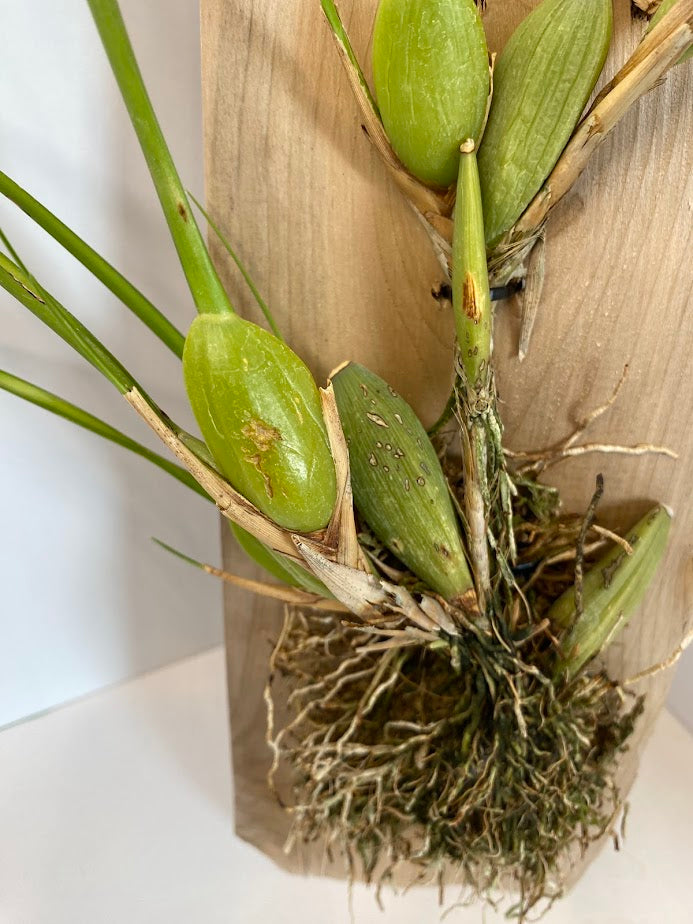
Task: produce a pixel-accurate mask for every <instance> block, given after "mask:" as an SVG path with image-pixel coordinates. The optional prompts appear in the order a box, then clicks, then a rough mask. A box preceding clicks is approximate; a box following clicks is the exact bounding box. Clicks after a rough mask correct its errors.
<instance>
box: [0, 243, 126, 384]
mask: <svg viewBox="0 0 693 924" xmlns="http://www.w3.org/2000/svg"><path fill="white" fill-rule="evenodd" d="M0 285H1V286H2V287H3V288H4V289H6V290H7V291H8V292H9V293H10V295H13V296H14V297H15V298H16V299H17V301H19V302H21V303H22V305H24V306H25V307H26V308H28V309H29V311H30V312H31V313H32V314H33V315H35V316H36V317H37V318H38V319H39V320H40V321H42V322H43V323H44V324H45V325H46V327H49V328H50V329H51V330H52V331H54V332H55V333H56V334H57V335H58V336H59V337H61V338H62V339H63V340H64V341H65V342H66V343H67V344H69V346H71V347H72V348H73V349H74V350H76V351H77V352H78V353H79V354H80V355H81V356H83V357H84V358H85V359H86V360H87V362H89V363H91V365H92V366H94V367H95V368H96V369H98V370H99V372H100V373H101V374H102V375H104V376H105V377H106V378H107V379H108V381H109V382H111V384H113V385H115V387H116V388H117V389H118V391H119V392H120V393H121V394H125V393H126V392H128V391H130V389H132V388H134V387H137V388H138V389H139V390H140V391H141V392H142V393H143V394H144V392H143V391H142V389H141V388H140V386H139V385H138V384H137V382H136V381H135V379H134V378H133V377H132V376H131V375H130V373H129V372H128V371H127V369H126V368H125V367H124V366H123V365H122V364H121V363H120V362H119V361H118V360H117V359H116V358H115V356H114V355H113V354H112V353H110V352H109V351H108V350H107V349H106V347H104V346H103V344H102V343H101V342H100V341H99V340H98V339H97V338H96V337H95V336H94V334H92V332H91V331H90V330H88V329H87V328H86V327H85V326H84V325H83V324H82V323H81V322H80V321H78V320H77V318H76V317H75V316H74V315H73V314H71V313H70V312H69V311H68V310H67V308H64V307H63V306H62V305H61V304H60V302H59V301H57V299H55V298H53V296H52V295H50V294H49V293H48V292H47V291H46V290H45V289H44V288H43V287H42V286H41V285H39V283H38V282H37V281H36V279H34V278H33V276H31V275H30V274H29V273H27V272H26V270H24V269H22V268H21V267H20V266H17V264H16V263H13V262H12V260H10V259H9V258H8V257H6V256H5V255H4V254H2V253H0Z"/></svg>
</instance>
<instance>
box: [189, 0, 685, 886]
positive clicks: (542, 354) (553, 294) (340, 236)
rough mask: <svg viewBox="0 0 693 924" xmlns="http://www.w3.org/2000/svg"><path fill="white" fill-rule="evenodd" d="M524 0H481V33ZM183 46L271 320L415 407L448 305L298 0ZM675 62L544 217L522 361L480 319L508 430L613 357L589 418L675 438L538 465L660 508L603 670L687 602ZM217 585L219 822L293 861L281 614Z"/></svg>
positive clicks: (312, 7)
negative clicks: (223, 657) (269, 786)
mask: <svg viewBox="0 0 693 924" xmlns="http://www.w3.org/2000/svg"><path fill="white" fill-rule="evenodd" d="M535 5H536V2H535V0H490V2H489V4H488V11H487V14H486V27H487V32H488V35H489V44H490V46H491V48H492V49H493V50H496V51H498V50H500V48H501V47H502V45H503V43H504V41H505V40H506V39H507V37H508V35H509V34H510V32H511V30H512V29H513V28H514V26H515V25H516V24H517V22H519V21H520V19H521V18H522V17H523V16H524V15H525V14H526V13H527V12H528V11H529V10H530V9H531V8H532V7H534V6H535ZM375 7H376V0H342V3H341V9H342V12H343V15H344V18H345V22H346V25H347V28H348V29H349V32H350V34H351V37H352V40H353V42H354V45H355V47H356V49H357V52H358V54H359V55H360V57H361V60H362V61H363V62H364V63H365V66H366V72H367V73H368V69H369V37H370V32H371V27H372V20H373V15H374V11H375ZM615 13H616V16H615V40H614V44H613V47H612V50H611V53H610V56H609V59H608V61H607V64H606V67H605V71H604V81H606V80H607V79H608V78H609V77H611V76H612V75H613V74H614V73H615V71H616V70H617V69H618V67H620V66H621V64H622V63H623V62H624V61H625V59H626V58H627V56H628V54H629V53H630V51H631V50H632V49H633V48H634V46H635V44H636V43H637V41H638V39H639V36H640V35H641V34H642V31H643V28H644V26H643V23H642V21H636V20H633V18H632V16H631V11H630V0H616V3H615ZM202 50H203V94H204V113H205V140H206V167H207V170H206V177H207V199H208V203H209V207H210V210H211V212H212V214H213V215H214V217H215V218H216V220H217V221H218V222H219V223H220V224H221V225H222V227H223V229H224V230H225V231H226V232H227V233H228V234H229V236H230V237H231V239H232V240H233V241H234V242H236V243H237V244H238V248H239V251H240V253H241V255H242V256H243V258H244V259H245V260H246V262H247V264H248V266H249V269H250V270H251V272H252V274H253V276H254V277H255V280H256V282H257V284H258V286H259V288H260V290H261V291H262V292H263V293H264V295H265V296H266V297H267V298H268V301H269V303H270V305H271V306H272V310H273V311H274V312H275V313H276V316H277V320H278V322H279V324H280V326H281V328H282V329H283V331H284V332H285V334H286V336H287V339H288V340H289V342H290V343H291V344H292V345H293V347H294V348H295V349H297V351H298V352H299V353H300V354H301V355H302V356H303V357H304V358H305V359H306V360H307V361H308V363H309V364H310V365H311V367H312V368H313V370H314V372H315V374H316V376H317V377H318V379H319V380H321V379H324V377H325V376H326V374H327V373H328V372H329V370H330V369H331V368H332V367H333V366H335V365H336V364H338V363H339V362H341V361H342V360H344V359H356V360H358V361H360V362H363V363H365V364H366V365H368V366H369V367H371V368H372V369H374V370H375V371H377V372H378V373H380V374H381V375H383V376H384V377H385V378H386V379H388V380H389V381H390V382H391V384H392V385H393V386H394V387H396V388H397V389H398V390H399V391H400V392H401V393H402V394H403V395H404V396H405V397H406V398H407V399H408V400H409V401H410V402H411V403H412V404H413V405H414V406H415V407H416V409H417V410H418V412H419V413H420V415H421V416H422V418H423V419H424V421H426V422H428V421H431V420H432V419H433V418H434V416H435V415H436V414H437V412H438V411H439V409H440V407H441V406H442V404H443V402H444V399H445V396H446V393H447V390H448V388H449V384H450V379H451V358H452V337H453V325H452V319H451V317H450V316H449V313H448V311H447V310H446V309H445V308H444V307H442V306H441V305H439V304H438V303H437V302H436V301H435V300H434V299H433V298H432V297H431V294H430V293H431V289H432V288H433V287H434V286H436V285H437V284H438V283H439V282H440V281H441V278H440V271H439V268H438V264H437V263H436V260H435V259H434V257H433V255H432V253H431V252H430V248H429V245H428V240H427V238H426V235H425V233H424V232H423V230H422V229H421V228H420V226H419V225H418V223H417V220H416V218H415V217H414V215H413V213H412V212H411V211H410V209H409V208H408V206H407V205H406V204H405V203H404V202H403V200H402V198H401V197H400V194H399V193H398V192H397V190H396V189H395V187H394V185H393V184H392V183H391V181H389V180H388V179H387V178H386V176H385V174H384V172H383V170H382V168H381V165H380V163H379V162H378V160H377V158H376V156H375V154H374V152H373V151H372V150H371V148H370V145H369V142H368V141H367V139H366V138H365V137H364V136H363V133H362V132H361V130H360V127H359V123H358V116H357V111H356V107H355V105H354V103H353V100H352V99H351V96H350V91H349V88H348V85H347V81H346V78H345V76H344V74H343V72H342V69H341V66H340V64H339V62H338V60H337V56H336V54H335V52H334V49H333V46H332V41H331V38H330V35H329V32H328V29H327V28H326V26H325V24H324V23H323V21H322V17H321V14H320V9H319V3H318V0H292V2H291V3H281V2H278V0H202ZM692 78H693V72H692V70H691V67H690V65H683V66H680V67H678V68H677V69H676V71H675V72H674V73H672V74H671V75H670V76H669V78H668V79H667V80H666V82H665V84H664V85H663V86H660V87H658V88H656V89H655V90H654V91H653V92H652V93H651V94H650V95H649V97H647V98H646V99H645V100H643V101H641V102H640V103H639V104H638V106H637V107H636V108H635V109H634V110H633V111H632V112H631V113H630V114H629V116H628V117H627V119H626V120H625V121H624V123H623V124H622V125H621V126H620V127H619V128H617V129H616V131H615V132H614V133H613V134H612V136H611V137H610V138H609V139H608V140H607V141H606V143H605V144H604V145H603V147H602V148H601V150H600V151H599V153H598V154H597V156H596V157H595V158H594V161H593V162H592V163H591V164H590V165H589V167H588V169H587V170H586V172H585V174H584V175H583V177H582V178H581V180H580V182H579V184H578V185H577V187H576V188H575V190H574V191H573V193H572V194H571V195H569V196H568V197H567V199H566V200H565V201H564V202H563V203H562V204H561V206H560V207H559V208H558V209H557V212H556V214H555V215H554V216H553V217H552V219H551V222H550V225H549V227H548V241H547V274H546V284H545V289H544V298H543V303H542V307H541V309H540V312H539V317H538V320H537V323H536V327H535V331H534V338H533V341H532V345H531V348H530V351H529V355H528V357H527V359H526V360H525V362H524V363H522V364H520V363H519V362H518V360H517V358H516V349H517V339H518V334H519V322H518V317H517V306H514V305H512V304H507V303H506V304H505V305H503V307H501V308H500V309H499V310H498V316H497V320H496V361H497V366H498V382H499V388H500V394H501V398H502V401H503V404H502V410H503V417H504V420H505V425H506V444H507V445H508V446H510V447H511V448H522V449H537V448H541V447H542V446H548V445H550V444H552V443H554V442H555V441H556V440H558V439H560V437H561V436H563V435H565V434H567V433H568V432H570V430H571V428H572V424H573V422H574V421H575V419H576V418H579V417H581V416H582V415H583V414H584V413H585V412H587V411H589V410H590V409H591V408H592V407H594V406H596V405H598V404H600V403H601V402H602V401H604V400H605V399H606V398H607V397H608V396H609V395H610V393H611V391H612V389H613V387H614V385H615V383H616V382H617V381H618V379H619V377H620V375H621V372H622V370H623V367H624V365H625V364H626V363H627V364H628V365H629V369H630V372H629V376H628V379H627V382H626V385H625V386H624V389H623V391H622V395H621V397H620V399H619V402H618V404H617V405H616V406H615V407H614V408H613V409H612V411H611V412H610V413H609V414H608V415H607V416H606V417H604V418H603V419H602V420H601V421H599V422H598V424H597V425H596V426H595V428H594V431H593V433H592V434H591V436H592V437H593V438H594V439H596V440H600V441H613V442H621V443H629V442H640V441H647V442H658V443H664V444H666V445H668V446H670V447H672V448H673V449H675V450H676V451H678V452H679V453H680V455H681V458H680V461H679V462H678V463H674V462H671V461H669V460H666V459H654V458H647V457H646V458H638V459H626V458H623V457H616V456H608V457H607V456H588V457H585V458H582V459H580V460H577V461H571V462H566V463H563V464H561V465H560V466H559V467H557V468H556V469H555V470H554V471H553V472H552V474H551V476H550V477H551V481H552V482H553V483H555V484H557V485H559V486H560V488H561V490H562V491H563V494H564V498H565V504H566V507H567V508H568V509H571V510H581V509H584V507H585V506H586V504H587V501H588V499H589V497H590V495H591V493H592V491H593V488H594V482H595V477H596V475H597V473H598V472H602V473H603V474H604V476H605V479H606V497H605V501H604V504H603V507H602V510H601V514H602V517H603V519H604V520H605V521H606V522H607V523H608V524H609V525H612V526H616V527H624V526H627V525H628V524H629V523H630V522H631V521H633V520H634V519H635V517H636V516H637V515H639V514H640V513H641V512H642V511H643V510H644V508H645V507H646V506H647V504H648V503H649V502H651V501H652V500H655V499H656V500H661V501H664V502H666V503H668V504H670V505H671V506H672V507H673V508H674V509H675V511H676V514H677V515H676V520H675V525H674V529H673V535H672V541H671V547H670V551H669V553H668V556H667V560H666V562H665V564H664V566H663V567H662V569H661V570H660V574H659V578H658V580H657V581H656V586H655V587H654V588H653V589H652V591H651V592H650V594H649V595H648V598H647V600H646V602H645V604H644V606H643V607H642V609H641V612H640V613H639V615H638V616H637V617H636V618H635V619H634V620H633V622H632V623H631V626H630V628H629V629H628V630H627V631H626V632H625V633H624V634H623V636H622V637H621V638H620V639H619V641H618V642H617V643H616V644H615V645H614V646H613V650H612V652H611V654H610V657H609V666H610V668H611V669H612V670H614V671H615V672H617V673H618V674H619V675H621V676H624V675H630V674H632V673H634V672H635V671H637V670H639V669H641V668H642V667H645V666H647V665H649V664H651V663H653V662H656V661H658V660H660V659H662V658H663V657H665V656H666V655H667V654H668V653H669V652H670V651H671V650H672V649H673V648H674V647H675V646H676V644H677V643H678V641H679V639H680V638H681V636H682V634H683V629H684V625H685V624H686V623H687V621H688V619H689V617H690V615H691V610H692V608H693V572H692V571H691V560H692V557H691V556H692V549H691V541H690V536H691V535H692V534H693V530H692V528H691V527H693V506H692V505H691V504H690V503H689V498H690V493H691V492H690V483H691V474H692V465H691V459H692V458H693V428H691V406H692V399H693V379H692V378H691V376H690V365H689V356H690V354H691V351H692V350H693V321H692V320H691V309H692V308H693V305H692V304H691V291H692V289H693V275H692V273H691V262H690V253H691V227H692V221H691V217H692V216H691V212H692V210H693V170H692V169H691V168H692V167H693V79H692ZM215 258H216V260H217V262H218V264H219V265H220V266H221V267H222V270H223V272H224V278H225V281H226V282H227V283H228V285H229V288H230V291H231V292H232V295H233V297H234V299H235V302H236V304H237V305H238V306H239V307H240V308H241V310H242V311H243V312H244V313H245V314H246V315H247V316H248V317H252V318H254V319H257V320H259V314H258V312H257V310H256V308H255V307H254V306H253V305H252V303H251V301H250V299H249V297H248V295H247V293H246V292H245V291H244V289H243V288H242V287H241V286H240V283H239V279H238V277H237V276H236V275H235V274H234V273H232V272H231V271H230V270H229V267H228V260H227V259H226V258H225V257H224V256H223V255H222V253H221V252H220V251H219V250H218V248H216V247H215ZM224 537H225V542H224V548H225V563H226V566H227V567H228V568H230V569H231V570H237V571H240V570H242V569H244V568H245V567H246V566H245V565H243V564H242V563H241V562H240V560H239V559H240V557H239V555H238V554H237V553H236V551H235V550H234V549H233V548H232V543H231V542H230V538H229V537H228V530H227V529H226V528H225V527H224ZM245 573H252V572H251V571H245ZM225 600H226V621H227V642H228V663H229V696H230V713H231V726H232V737H233V745H232V747H233V759H234V784H235V792H236V822H235V823H236V828H237V831H238V833H239V834H240V835H241V836H243V837H245V838H246V839H248V840H250V841H251V842H253V843H255V844H256V845H257V846H259V847H260V848H261V849H263V850H264V851H265V852H267V853H268V854H270V855H272V856H273V857H274V858H275V859H277V860H278V861H280V862H286V863H288V864H289V865H290V866H291V867H292V868H294V869H295V868H297V867H296V861H295V860H291V861H287V860H286V858H284V857H283V855H282V853H281V842H282V838H283V836H284V833H285V831H286V819H285V817H284V815H283V813H282V811H281V810H280V809H279V808H278V807H277V806H276V805H274V804H273V803H272V802H271V800H270V798H269V796H268V794H267V791H266V788H265V785H264V773H265V770H266V768H267V765H268V761H269V757H268V752H267V749H266V746H265V743H264V723H265V716H264V707H263V703H262V698H261V692H262V687H263V685H264V682H265V679H266V669H267V658H268V654H269V639H270V637H276V633H277V631H278V625H279V621H280V619H281V613H280V612H279V610H278V608H277V607H276V605H274V604H271V603H268V602H265V601H258V600H254V599H251V598H249V597H248V596H247V595H243V593H242V592H239V591H234V590H230V589H227V590H226V598H225ZM670 679H671V678H670V674H662V675H660V676H659V677H658V678H656V680H655V681H654V682H650V683H649V689H648V692H649V697H648V699H649V708H648V714H647V716H646V717H645V720H644V721H643V722H642V723H641V725H640V730H639V741H638V743H637V746H634V747H633V748H632V750H631V754H630V756H629V757H628V759H627V761H626V763H625V765H624V770H623V780H624V786H627V785H628V784H629V781H630V780H631V779H632V776H633V774H634V772H635V767H636V762H637V761H636V756H637V751H638V749H639V747H640V745H641V743H642V740H643V739H644V737H645V736H646V734H647V731H648V729H649V727H650V725H651V720H652V717H653V715H654V714H655V713H656V711H657V710H658V709H659V708H660V706H661V704H662V702H663V700H664V698H665V696H666V693H667V690H668V687H669V682H670ZM644 686H645V685H644V684H642V685H641V687H644ZM306 862H308V860H306Z"/></svg>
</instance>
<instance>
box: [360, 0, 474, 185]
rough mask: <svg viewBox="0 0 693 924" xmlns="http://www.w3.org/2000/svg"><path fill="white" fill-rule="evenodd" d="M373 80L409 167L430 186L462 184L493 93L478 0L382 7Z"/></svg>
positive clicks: (396, 1)
mask: <svg viewBox="0 0 693 924" xmlns="http://www.w3.org/2000/svg"><path fill="white" fill-rule="evenodd" d="M373 80H374V83H375V95H376V99H377V101H378V107H379V109H380V115H381V118H382V120H383V125H384V126H385V131H386V132H387V134H388V137H389V139H390V143H391V144H392V147H393V149H394V151H395V153H396V154H397V156H398V157H399V159H400V160H401V161H402V163H403V164H404V166H405V167H406V168H407V169H408V170H409V171H410V172H411V173H413V174H414V176H416V177H418V179H420V180H422V181H423V182H424V183H429V184H431V185H434V186H449V185H450V184H451V183H454V182H455V178H456V177H457V167H458V163H459V154H460V144H461V143H462V142H463V141H466V140H467V139H468V138H473V139H474V140H478V137H479V134H480V132H481V128H482V125H483V121H484V116H485V113H486V104H487V101H488V93H489V67H488V50H487V48H486V38H485V36H484V29H483V26H482V24H481V18H480V16H479V11H478V10H477V8H476V5H475V3H474V0H381V2H380V5H379V7H378V12H377V15H376V19H375V28H374V31H373Z"/></svg>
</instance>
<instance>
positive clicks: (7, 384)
mask: <svg viewBox="0 0 693 924" xmlns="http://www.w3.org/2000/svg"><path fill="white" fill-rule="evenodd" d="M0 388H2V389H4V391H7V392H9V393H10V394H13V395H16V396H17V397H18V398H23V399H24V400H25V401H29V402H31V404H35V405H37V406H38V407H42V408H44V409H45V410H47V411H50V412H51V413H52V414H56V415H57V416H58V417H63V418H64V419H65V420H69V421H70V422H71V423H73V424H76V425H77V426H78V427H82V428H83V429H85V430H89V431H90V432H91V433H95V434H96V435H97V436H100V437H102V438H103V439H106V440H108V441H109V442H111V443H115V444H116V445H117V446H122V447H123V449H128V450H129V451H130V452H133V453H135V455H138V456H140V457H141V458H143V459H146V460H147V461H148V462H151V463H152V464H153V465H156V466H157V468H160V469H162V471H164V472H167V474H169V475H171V476H173V478H176V479H177V480H178V481H180V483H181V484H184V485H185V486H186V487H188V488H190V489H191V490H193V491H195V493H196V494H199V495H200V497H204V498H205V500H208V501H211V498H210V497H209V495H208V494H207V492H206V491H205V490H204V488H202V487H201V486H200V485H199V484H198V483H197V482H196V481H195V479H194V478H193V476H192V475H191V474H190V472H188V471H187V470H186V469H184V468H182V467H181V466H180V465H176V464H175V462H171V461H170V460H169V459H166V458H164V456H160V455H159V454H158V453H157V452H153V451H152V450H151V449H148V448H147V447H146V446H143V445H142V444H141V443H138V442H137V440H133V439H131V437H129V436H127V434H125V433H123V432H122V431H121V430H117V429H116V428H115V427H112V426H111V425H110V424H108V423H106V422H105V421H104V420H101V419H100V418H99V417H95V416H94V415H93V414H90V413H89V412H88V411H85V410H83V409H82V408H81V407H77V405H75V404H71V403H70V402H69V401H66V400H65V399H64V398H61V397H60V396H59V395H55V394H53V393H52V392H50V391H46V389H44V388H40V387H39V386H38V385H34V384H32V383H31V382H27V381H26V380H25V379H21V378H19V377H18V376H16V375H12V374H11V373H10V372H5V371H4V370H2V369H0Z"/></svg>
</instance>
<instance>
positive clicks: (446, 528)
mask: <svg viewBox="0 0 693 924" xmlns="http://www.w3.org/2000/svg"><path fill="white" fill-rule="evenodd" d="M332 384H333V387H334V394H335V399H336V401H337V408H338V410H339V418H340V420H341V422H342V428H343V430H344V435H345V437H346V439H347V443H348V445H349V462H350V465H351V484H352V488H353V492H354V503H355V505H356V508H357V510H358V511H359V513H360V514H361V516H362V517H363V519H364V520H365V521H366V523H367V524H368V526H369V527H370V528H371V529H372V530H373V533H374V534H375V535H376V536H377V538H378V539H379V540H380V541H381V542H382V543H383V544H384V545H385V546H387V548H388V549H390V551H391V552H392V553H393V554H394V555H396V556H397V558H399V559H400V561H402V562H404V564H405V565H406V566H407V567H408V568H409V569H410V570H411V571H412V572H413V573H414V574H416V575H417V576H418V577H420V578H421V579H422V580H423V581H425V582H426V583H427V584H428V586H429V587H431V588H432V589H433V590H435V591H437V592H438V593H439V594H440V595H441V596H443V597H445V598H446V599H448V600H455V601H458V602H464V603H467V604H469V605H470V606H472V605H473V601H474V599H475V594H474V591H473V589H472V587H473V585H472V578H471V575H470V572H469V568H468V566H467V559H466V557H465V554H464V549H463V547H462V540H461V538H460V531H459V527H458V523H457V516H456V515H455V510H454V508H453V505H452V500H451V498H450V492H449V489H448V484H447V481H446V480H445V476H444V475H443V470H442V468H441V466H440V461H439V460H438V456H437V455H436V451H435V449H434V448H433V445H432V443H431V441H430V439H429V438H428V435H427V433H426V431H425V430H424V428H423V426H422V424H421V422H420V421H419V419H418V417H417V416H416V414H415V413H414V411H413V410H412V409H411V407H410V406H409V405H408V404H407V402H406V401H405V400H404V399H403V398H401V397H400V396H399V395H398V394H397V393H396V392H394V391H393V389H392V388H390V386H389V385H388V384H387V383H386V382H384V381H383V380H382V379H381V378H379V376H377V375H375V373H373V372H370V371H369V370H368V369H366V368H364V367H363V366H360V365H358V364H357V363H349V364H348V365H346V366H344V367H342V368H341V369H340V370H339V371H338V372H337V373H336V374H335V376H334V378H333V380H332Z"/></svg>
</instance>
